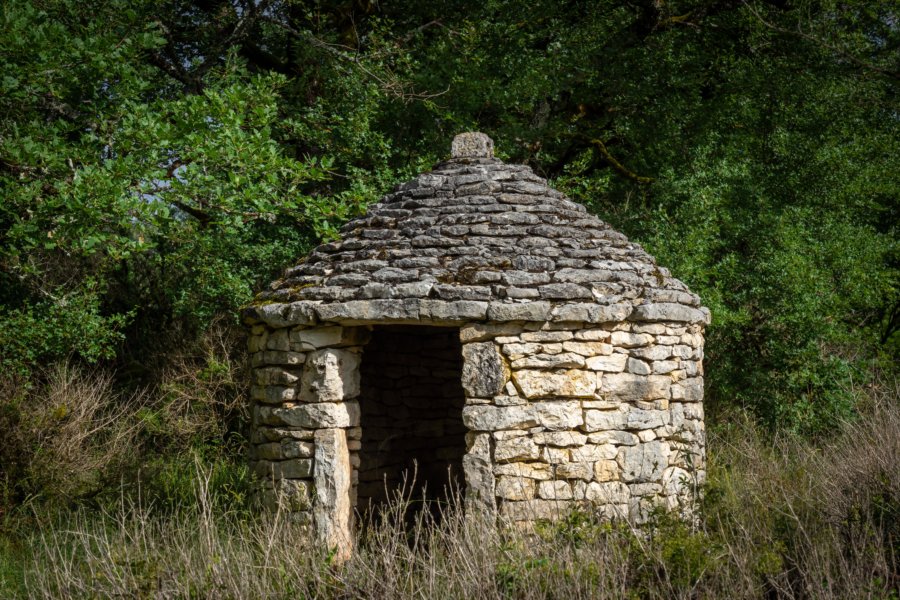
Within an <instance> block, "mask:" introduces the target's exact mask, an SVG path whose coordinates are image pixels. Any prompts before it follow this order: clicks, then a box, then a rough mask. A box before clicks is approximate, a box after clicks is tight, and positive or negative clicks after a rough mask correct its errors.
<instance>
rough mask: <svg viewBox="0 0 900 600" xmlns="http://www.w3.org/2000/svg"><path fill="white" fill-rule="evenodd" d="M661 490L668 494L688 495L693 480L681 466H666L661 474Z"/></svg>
mask: <svg viewBox="0 0 900 600" xmlns="http://www.w3.org/2000/svg"><path fill="white" fill-rule="evenodd" d="M662 487H663V491H664V492H665V494H666V495H668V496H686V497H687V496H690V494H691V493H692V492H693V487H694V482H693V478H692V477H691V475H690V473H688V472H687V471H685V470H684V469H682V468H681V467H668V468H666V470H665V471H663V474H662Z"/></svg>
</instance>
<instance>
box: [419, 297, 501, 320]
mask: <svg viewBox="0 0 900 600" xmlns="http://www.w3.org/2000/svg"><path fill="white" fill-rule="evenodd" d="M487 308H488V303H487V302H479V301H477V300H453V301H449V302H448V301H445V300H420V301H419V317H420V319H421V320H423V321H434V322H458V321H464V320H481V319H484V318H485V316H486V315H487Z"/></svg>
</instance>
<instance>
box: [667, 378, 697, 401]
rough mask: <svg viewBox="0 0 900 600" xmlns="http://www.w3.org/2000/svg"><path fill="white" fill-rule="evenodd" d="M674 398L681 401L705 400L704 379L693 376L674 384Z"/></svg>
mask: <svg viewBox="0 0 900 600" xmlns="http://www.w3.org/2000/svg"><path fill="white" fill-rule="evenodd" d="M672 400H680V401H681V402H700V401H702V400H703V379H701V378H700V377H693V378H691V379H685V380H683V381H680V382H678V383H676V384H674V385H673V386H672Z"/></svg>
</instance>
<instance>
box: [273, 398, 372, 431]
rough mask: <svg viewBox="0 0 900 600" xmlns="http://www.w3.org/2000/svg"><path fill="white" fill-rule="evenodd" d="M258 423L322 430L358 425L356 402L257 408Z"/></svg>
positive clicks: (357, 405)
mask: <svg viewBox="0 0 900 600" xmlns="http://www.w3.org/2000/svg"><path fill="white" fill-rule="evenodd" d="M259 417H260V421H261V422H262V423H263V424H265V425H287V426H288V427H305V428H308V429H322V428H328V427H355V426H357V425H359V404H358V403H357V402H321V403H315V404H301V405H298V406H291V407H285V408H272V407H268V406H260V407H259Z"/></svg>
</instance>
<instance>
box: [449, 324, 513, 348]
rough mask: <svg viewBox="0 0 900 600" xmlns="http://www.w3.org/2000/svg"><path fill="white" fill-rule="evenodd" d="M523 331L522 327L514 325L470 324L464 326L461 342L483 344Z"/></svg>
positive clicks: (460, 333) (461, 331) (460, 334)
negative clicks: (485, 341) (498, 337)
mask: <svg viewBox="0 0 900 600" xmlns="http://www.w3.org/2000/svg"><path fill="white" fill-rule="evenodd" d="M520 330H521V326H520V325H516V324H514V323H470V324H468V325H463V326H462V327H461V328H460V330H459V341H461V342H462V343H463V344H466V343H468V342H481V341H484V340H488V339H491V338H495V337H497V336H503V335H510V334H517V333H519V332H520Z"/></svg>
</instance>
